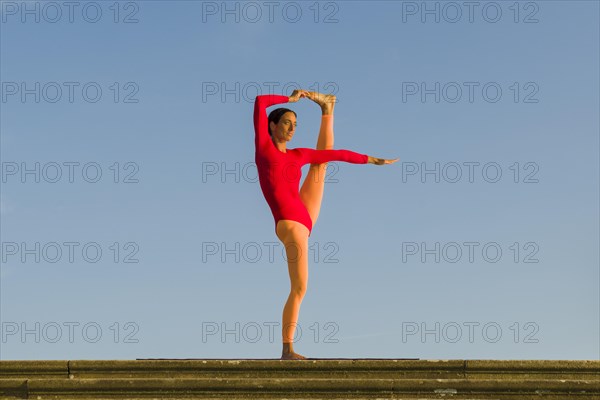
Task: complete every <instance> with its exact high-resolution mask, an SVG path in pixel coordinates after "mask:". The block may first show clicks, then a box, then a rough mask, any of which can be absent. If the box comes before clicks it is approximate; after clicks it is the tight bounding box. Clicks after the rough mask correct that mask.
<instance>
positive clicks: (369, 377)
mask: <svg viewBox="0 0 600 400" xmlns="http://www.w3.org/2000/svg"><path fill="white" fill-rule="evenodd" d="M157 396H160V398H172V399H175V398H186V399H208V398H211V399H225V398H227V399H238V398H239V399H242V398H243V399H258V398H260V399H291V398H294V399H301V398H306V399H309V398H310V399H331V398H336V399H337V398H339V399H341V398H352V399H358V398H361V399H440V398H445V399H449V398H451V399H471V400H474V399H534V398H535V399H565V398H577V399H596V400H597V399H598V398H600V361H597V360H594V361H567V360H565V361H558V360H549V361H546V360H393V359H343V360H330V359H327V360H314V359H313V360H286V361H283V360H74V361H0V399H17V398H19V399H26V398H29V399H39V400H43V399H92V398H94V399H98V398H110V399H142V398H144V399H149V398H156V397H157Z"/></svg>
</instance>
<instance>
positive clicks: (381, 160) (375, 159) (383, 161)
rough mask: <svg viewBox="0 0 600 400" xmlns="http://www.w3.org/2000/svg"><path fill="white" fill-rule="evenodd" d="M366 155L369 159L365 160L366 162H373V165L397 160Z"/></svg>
mask: <svg viewBox="0 0 600 400" xmlns="http://www.w3.org/2000/svg"><path fill="white" fill-rule="evenodd" d="M368 157H369V161H367V163H369V164H375V165H384V164H393V163H395V162H396V161H398V160H399V158H396V159H393V160H386V159H383V158H377V157H371V156H368Z"/></svg>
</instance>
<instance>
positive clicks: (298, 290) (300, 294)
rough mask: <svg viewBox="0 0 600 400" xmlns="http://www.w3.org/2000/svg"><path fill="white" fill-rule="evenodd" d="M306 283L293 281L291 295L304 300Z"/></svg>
mask: <svg viewBox="0 0 600 400" xmlns="http://www.w3.org/2000/svg"><path fill="white" fill-rule="evenodd" d="M306 289H307V287H306V283H296V284H294V283H292V287H291V289H290V297H292V298H295V299H297V300H302V299H303V298H304V296H305V295H306Z"/></svg>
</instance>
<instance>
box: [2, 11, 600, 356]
mask: <svg viewBox="0 0 600 400" xmlns="http://www.w3.org/2000/svg"><path fill="white" fill-rule="evenodd" d="M53 4H54V5H52V4H50V5H49V3H45V2H4V1H3V2H2V8H1V12H2V15H1V18H2V20H1V25H0V46H1V49H0V81H1V82H2V93H1V94H2V99H1V102H0V107H1V110H0V131H1V141H0V145H1V149H0V157H1V163H2V180H1V182H0V184H1V185H2V186H1V193H0V197H1V199H0V200H1V214H0V216H1V226H0V234H1V239H0V241H1V243H2V249H1V250H2V260H1V268H0V277H1V283H0V289H1V293H0V300H1V304H0V312H1V316H0V321H1V322H2V340H1V341H0V359H135V358H278V357H279V356H280V352H281V344H280V342H281V340H280V338H281V326H280V324H281V312H282V309H283V305H284V303H285V300H286V298H287V295H288V291H289V277H288V271H287V264H286V260H285V257H284V254H283V253H282V250H283V247H282V245H281V244H280V243H279V242H278V239H277V237H276V236H275V233H274V221H273V217H272V215H271V213H270V211H269V209H268V206H267V203H266V202H265V200H264V198H263V197H262V193H261V191H260V187H259V184H258V182H257V181H256V170H255V168H254V166H253V161H254V131H253V126H252V111H253V100H254V96H255V95H256V94H257V93H260V94H266V93H270V92H273V93H275V94H285V95H289V94H291V91H292V90H293V89H294V88H303V89H307V90H320V91H323V92H328V93H335V94H336V95H337V97H338V99H339V103H338V104H337V105H336V109H335V128H334V130H335V147H336V148H339V149H349V150H353V151H356V152H360V153H363V154H369V155H372V156H375V157H383V158H396V157H399V158H400V161H399V162H398V163H396V164H393V165H388V166H375V165H353V164H346V163H332V164H330V165H331V167H330V170H329V173H328V177H327V183H326V187H325V195H324V200H323V204H322V208H321V214H320V217H319V220H318V221H317V223H316V224H315V226H314V230H313V233H312V235H311V237H310V246H311V247H310V256H311V261H310V263H309V271H310V272H309V282H308V292H307V294H306V297H305V299H304V301H303V303H302V308H301V310H300V318H299V321H298V323H299V325H300V329H302V333H301V336H299V337H298V338H297V340H296V344H295V349H296V350H297V351H298V352H299V353H301V354H304V355H305V356H308V357H314V358H319V357H320V358H422V359H453V358H454V359H463V358H464V359H473V358H483V359H597V358H598V357H599V356H600V348H599V343H598V336H599V334H600V332H599V330H600V323H599V314H600V306H599V302H600V297H599V286H600V278H599V264H600V262H599V248H598V243H599V239H600V238H599V213H598V211H599V210H598V204H599V188H598V185H599V184H598V182H599V176H598V175H599V160H598V154H599V142H598V138H599V115H598V110H599V109H600V107H599V106H600V105H599V99H598V97H599V90H598V87H599V81H598V80H599V77H598V70H599V53H598V49H599V43H598V38H599V27H598V20H599V18H598V16H599V5H598V2H595V1H537V2H518V3H516V4H518V6H515V2H514V1H509V2H504V1H496V2H475V3H474V6H473V8H472V9H470V10H469V9H468V8H466V7H465V6H464V5H463V6H461V4H462V2H450V3H448V2H401V1H398V2H393V1H347V2H346V1H344V2H319V3H317V5H316V6H315V5H314V2H275V6H273V7H274V8H272V9H269V8H268V6H266V5H265V4H264V2H250V3H239V2H227V7H228V8H227V9H225V8H223V7H224V6H223V4H224V3H222V2H201V1H169V2H167V1H138V2H120V3H119V4H118V7H115V5H114V2H112V1H110V2H104V1H96V2H82V3H76V6H74V8H73V9H72V10H69V9H68V8H67V7H66V6H64V5H62V6H61V3H60V2H58V3H53ZM56 4H58V6H56ZM36 7H37V8H36ZM27 10H33V11H32V12H31V13H27V12H26V11H27ZM428 10H433V12H434V13H433V14H428V13H427V11H428ZM436 10H437V11H436ZM436 12H437V13H438V14H437V17H438V20H437V21H436V14H435V13H436ZM457 12H459V13H457ZM270 13H271V14H270ZM36 18H38V19H39V21H36ZM236 18H237V19H238V20H237V21H236ZM270 88H273V90H270ZM70 90H72V91H70ZM36 97H37V99H36ZM36 100H38V101H36ZM288 106H289V107H290V108H292V109H294V110H295V111H296V112H297V114H298V128H297V132H296V135H295V137H294V139H293V141H292V142H291V143H289V144H288V147H290V148H293V147H314V146H315V144H316V139H317V134H318V130H319V122H320V110H319V108H318V106H316V105H315V104H314V103H311V102H310V101H308V100H301V101H300V102H298V103H294V104H291V105H288ZM27 171H33V172H29V173H27ZM306 171H307V167H304V168H303V172H304V173H306ZM428 171H430V172H429V173H428ZM431 171H433V172H431ZM436 171H437V172H436ZM471 251H472V253H470V252H471ZM36 257H38V258H39V261H38V260H36ZM436 261H437V262H436Z"/></svg>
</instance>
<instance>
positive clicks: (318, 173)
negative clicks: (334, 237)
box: [300, 92, 336, 226]
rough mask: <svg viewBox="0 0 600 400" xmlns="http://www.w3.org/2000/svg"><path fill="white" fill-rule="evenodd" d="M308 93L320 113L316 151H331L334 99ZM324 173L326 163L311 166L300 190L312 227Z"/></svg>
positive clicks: (319, 206)
mask: <svg viewBox="0 0 600 400" xmlns="http://www.w3.org/2000/svg"><path fill="white" fill-rule="evenodd" d="M310 93H311V96H310V97H309V98H310V99H311V100H313V101H314V102H316V103H317V104H319V105H320V106H321V113H322V115H321V127H320V129H319V138H318V139H317V147H316V149H317V150H330V149H333V108H334V106H335V101H336V98H335V96H334V95H325V94H321V93H316V92H310ZM326 171H327V163H322V164H311V165H310V169H309V170H308V174H307V175H306V178H305V179H304V182H303V183H302V187H301V188H300V199H301V200H302V202H303V203H304V205H305V206H306V209H307V210H308V214H309V215H310V218H311V220H312V223H313V226H314V225H315V223H316V222H317V218H318V217H319V212H320V210H321V202H322V200H323V190H324V187H325V176H326Z"/></svg>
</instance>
